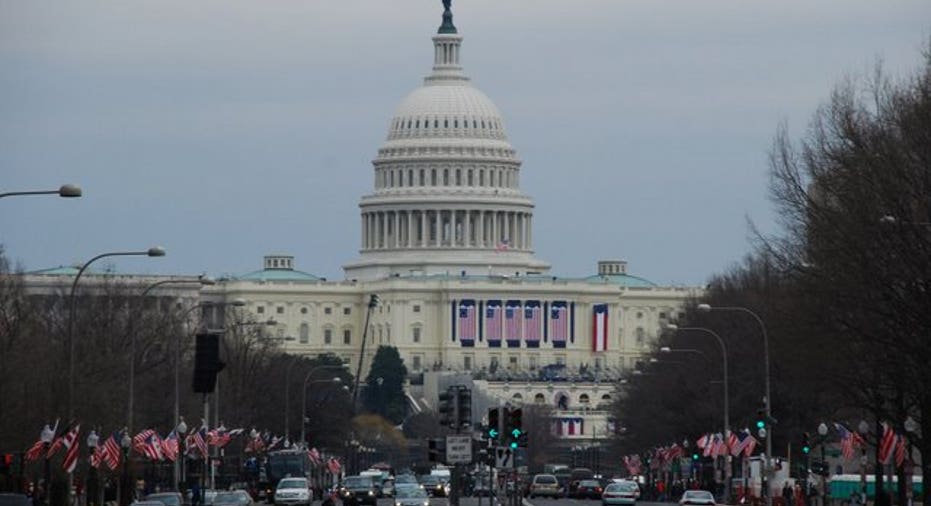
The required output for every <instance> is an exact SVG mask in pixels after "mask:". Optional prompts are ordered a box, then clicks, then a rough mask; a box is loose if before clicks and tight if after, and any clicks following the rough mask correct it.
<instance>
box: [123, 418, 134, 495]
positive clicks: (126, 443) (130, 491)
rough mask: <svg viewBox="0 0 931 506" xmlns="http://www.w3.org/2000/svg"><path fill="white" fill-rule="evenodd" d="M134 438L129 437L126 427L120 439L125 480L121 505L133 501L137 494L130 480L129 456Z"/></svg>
mask: <svg viewBox="0 0 931 506" xmlns="http://www.w3.org/2000/svg"><path fill="white" fill-rule="evenodd" d="M132 443H133V440H132V439H131V438H130V437H129V431H127V430H126V429H125V428H124V429H123V437H122V439H120V446H121V447H122V448H123V475H122V477H121V479H120V481H121V482H123V489H122V494H120V506H126V505H127V504H129V503H131V502H132V501H133V499H134V496H135V492H136V490H135V486H133V483H131V482H130V481H129V466H130V464H131V463H130V461H129V456H130V451H129V447H130V445H132Z"/></svg>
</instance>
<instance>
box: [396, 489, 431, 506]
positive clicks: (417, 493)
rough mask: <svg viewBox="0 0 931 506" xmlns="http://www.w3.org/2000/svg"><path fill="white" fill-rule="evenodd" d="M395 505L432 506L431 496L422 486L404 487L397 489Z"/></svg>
mask: <svg viewBox="0 0 931 506" xmlns="http://www.w3.org/2000/svg"><path fill="white" fill-rule="evenodd" d="M394 506H430V498H429V497H428V496H427V491H426V490H424V489H422V488H420V487H403V488H401V489H398V490H396V491H395V497H394Z"/></svg>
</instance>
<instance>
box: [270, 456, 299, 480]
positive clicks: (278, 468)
mask: <svg viewBox="0 0 931 506" xmlns="http://www.w3.org/2000/svg"><path fill="white" fill-rule="evenodd" d="M304 465H305V464H304V456H303V455H298V454H289V455H270V456H269V457H268V466H267V472H268V474H269V477H270V478H272V479H275V478H283V477H285V476H304V471H305V470H306V469H304Z"/></svg>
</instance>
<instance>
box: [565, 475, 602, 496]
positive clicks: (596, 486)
mask: <svg viewBox="0 0 931 506" xmlns="http://www.w3.org/2000/svg"><path fill="white" fill-rule="evenodd" d="M572 497H574V498H576V499H601V482H600V481H598V480H581V481H579V484H578V485H576V487H575V493H574V494H573V495H572Z"/></svg>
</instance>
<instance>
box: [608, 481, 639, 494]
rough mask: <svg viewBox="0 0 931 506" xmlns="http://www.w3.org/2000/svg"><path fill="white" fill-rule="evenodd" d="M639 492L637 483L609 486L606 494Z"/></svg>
mask: <svg viewBox="0 0 931 506" xmlns="http://www.w3.org/2000/svg"><path fill="white" fill-rule="evenodd" d="M634 490H637V484H636V483H612V484H610V485H608V488H606V489H605V492H633V491H634Z"/></svg>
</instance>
